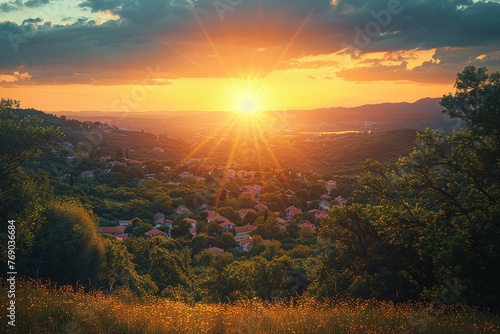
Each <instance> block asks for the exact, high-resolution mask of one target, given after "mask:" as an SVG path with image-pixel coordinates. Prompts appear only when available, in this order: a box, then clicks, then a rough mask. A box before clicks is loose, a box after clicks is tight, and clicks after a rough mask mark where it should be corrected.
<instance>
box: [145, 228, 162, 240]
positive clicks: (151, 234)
mask: <svg viewBox="0 0 500 334" xmlns="http://www.w3.org/2000/svg"><path fill="white" fill-rule="evenodd" d="M144 234H145V235H146V236H147V237H149V238H151V237H154V236H156V235H161V236H162V237H168V234H167V233H165V232H162V231H160V230H159V229H157V228H156V227H155V228H152V229H151V230H149V231H147V232H146V233H144Z"/></svg>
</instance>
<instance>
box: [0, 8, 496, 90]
mask: <svg viewBox="0 0 500 334" xmlns="http://www.w3.org/2000/svg"><path fill="white" fill-rule="evenodd" d="M28 3H29V6H35V5H43V4H44V3H48V1H43V0H41V1H33V0H32V1H24V2H22V1H19V0H18V1H10V2H7V3H4V4H2V5H0V6H6V8H7V7H9V6H10V7H9V8H11V7H12V8H13V7H16V8H17V7H19V4H22V5H23V6H28ZM225 3H226V4H228V3H229V2H225ZM232 3H235V4H237V3H238V2H237V1H233V2H232ZM214 4H215V2H214V1H213V0H198V1H186V0H171V1H165V0H85V1H81V2H80V4H79V5H78V6H79V7H80V8H81V9H83V10H85V11H87V13H88V15H87V16H86V17H85V18H81V17H80V18H78V19H73V21H68V22H65V24H59V25H57V24H52V23H50V22H45V21H40V20H39V19H37V18H26V20H25V21H24V22H23V23H22V24H20V25H18V24H16V23H13V22H8V21H7V22H0V73H10V72H12V71H14V70H17V69H18V68H19V67H20V66H25V67H26V68H27V69H29V71H30V73H32V75H33V79H32V80H31V82H37V83H45V84H51V83H61V82H64V83H72V82H73V83H85V82H86V83H91V84H110V83H111V82H113V83H117V82H123V83H127V82H134V81H137V80H141V78H142V76H143V75H144V73H145V71H146V68H147V67H148V66H156V65H157V64H159V66H161V68H162V69H163V71H164V72H165V77H163V78H158V79H162V80H165V81H166V82H170V81H171V80H172V79H174V78H178V77H226V76H230V77H264V76H266V75H268V74H269V73H271V72H272V71H276V70H283V69H286V68H318V67H321V66H338V64H337V63H335V62H331V63H329V62H328V61H323V60H317V61H311V62H298V61H297V59H303V58H304V57H307V56H317V55H325V54H326V55H328V54H336V53H337V54H341V53H342V49H344V48H345V45H352V48H348V49H347V51H348V52H351V53H352V55H351V56H352V57H353V59H354V61H355V58H359V57H360V55H362V54H365V53H372V52H385V53H386V54H387V59H386V60H391V61H398V62H400V63H402V62H404V61H407V60H409V59H411V57H412V55H411V54H410V51H411V50H416V49H419V50H429V49H438V52H437V53H436V59H440V61H441V63H439V64H432V65H430V66H427V65H426V66H427V67H425V66H424V64H422V65H421V66H420V68H413V69H411V70H409V69H403V68H399V67H398V68H395V67H394V65H392V66H387V65H377V66H372V67H366V66H365V67H363V68H357V69H343V70H341V71H340V72H339V73H338V74H337V76H338V77H341V78H344V79H345V80H362V77H363V75H362V74H363V72H362V71H365V74H366V78H367V79H365V80H368V79H371V80H375V78H376V77H377V76H380V77H381V78H386V79H387V78H390V79H391V80H405V79H404V78H406V80H415V81H418V82H423V81H426V80H427V81H431V82H434V81H435V80H437V77H438V76H439V75H443V78H448V77H450V76H451V77H454V76H455V74H456V72H457V68H459V67H460V66H463V65H464V64H466V63H468V62H469V60H470V61H473V62H474V61H476V62H477V63H484V64H489V65H490V66H492V67H498V66H499V65H500V61H499V60H498V57H496V58H495V57H493V56H492V50H499V49H500V25H499V24H498V22H500V4H498V3H495V2H473V1H469V0H448V1H436V0H420V1H414V0H400V1H398V0H370V1H368V0H337V1H334V2H332V1H331V0H307V1H305V0H259V1H256V0H255V1H253V0H252V1H250V0H243V1H241V3H240V4H239V5H236V6H229V7H224V8H225V10H224V11H222V12H221V10H220V9H219V10H217V8H216V7H215V6H214ZM391 6H392V7H391ZM394 8H398V10H392V12H391V9H394ZM399 9H401V10H400V11H399ZM396 12H397V13H396ZM387 13H389V14H387ZM377 24H378V27H377ZM367 29H368V30H367ZM370 29H372V30H370ZM359 31H361V32H362V34H365V35H367V36H368V38H369V41H368V42H367V43H364V44H363V45H361V46H362V47H357V46H356V45H355V44H356V43H355V41H356V38H357V34H360V33H359ZM367 31H368V32H367ZM374 32H377V34H374ZM365 44H366V45H365ZM476 49H486V51H485V52H482V53H481V54H484V55H486V57H485V59H483V60H478V59H475V58H476V57H477V56H479V55H481V54H476V53H477V52H475V51H474V50H476ZM16 51H18V52H17V53H16ZM344 52H345V50H344ZM488 55H490V56H488ZM369 62H370V61H369V60H366V59H365V65H366V64H368V63H369ZM376 62H377V61H374V62H372V63H376ZM419 71H420V72H419ZM443 71H444V72H443ZM447 71H449V72H447ZM75 73H79V74H78V75H76V74H75ZM110 76H111V77H110ZM424 76H429V78H430V79H424ZM443 80H448V79H443Z"/></svg>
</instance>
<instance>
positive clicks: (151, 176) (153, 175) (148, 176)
mask: <svg viewBox="0 0 500 334" xmlns="http://www.w3.org/2000/svg"><path fill="white" fill-rule="evenodd" d="M155 176H156V174H146V177H147V178H148V179H150V180H152V179H154V178H155Z"/></svg>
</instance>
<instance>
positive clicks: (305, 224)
mask: <svg viewBox="0 0 500 334" xmlns="http://www.w3.org/2000/svg"><path fill="white" fill-rule="evenodd" d="M299 228H300V229H306V230H309V231H311V232H316V226H314V225H313V224H311V223H310V222H303V223H302V224H300V225H299Z"/></svg>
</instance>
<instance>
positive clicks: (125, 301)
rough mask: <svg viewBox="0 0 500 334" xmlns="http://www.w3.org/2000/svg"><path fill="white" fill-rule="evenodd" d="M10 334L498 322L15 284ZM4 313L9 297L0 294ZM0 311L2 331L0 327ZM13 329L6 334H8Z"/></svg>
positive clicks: (322, 329) (494, 325) (430, 327)
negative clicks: (186, 300) (14, 320)
mask: <svg viewBox="0 0 500 334" xmlns="http://www.w3.org/2000/svg"><path fill="white" fill-rule="evenodd" d="M18 283H19V284H18V291H17V295H16V297H17V298H16V305H17V315H16V318H17V323H16V327H15V328H14V330H11V332H12V333H68V334H80V333H81V334H83V333H85V334H89V333H252V334H253V333H424V332H425V333H498V332H499V331H500V319H499V318H498V317H495V316H492V315H488V314H484V313H481V312H479V311H477V310H474V309H472V308H468V307H465V306H461V305H455V306H451V305H450V306H446V307H444V308H440V309H435V310H431V309H430V308H428V307H427V306H426V305H425V304H424V303H411V304H410V303H407V304H397V305H396V304H393V303H387V302H378V301H361V300H351V301H331V302H330V303H319V302H316V301H314V300H312V299H300V300H299V301H297V302H296V303H294V304H293V305H290V304H287V303H284V302H277V303H274V304H266V303H262V302H260V301H238V302H236V303H234V304H201V303H198V304H193V305H189V304H186V303H184V302H180V301H172V300H167V299H161V298H156V297H148V298H142V299H139V298H137V297H135V296H133V295H132V294H130V293H128V292H126V291H124V292H122V293H120V294H116V295H103V294H102V293H100V292H96V293H84V292H83V291H78V292H74V291H73V289H72V288H71V287H55V286H48V285H42V284H41V283H39V282H35V281H21V282H18ZM1 290H2V291H1V296H2V297H1V298H2V299H1V307H2V309H3V310H5V309H6V306H7V300H6V299H5V298H6V296H7V291H6V288H5V287H2V289H1ZM4 313H5V312H2V315H1V317H2V332H3V329H4V328H6V327H5V314H4ZM8 329H12V327H10V328H9V327H8Z"/></svg>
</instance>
